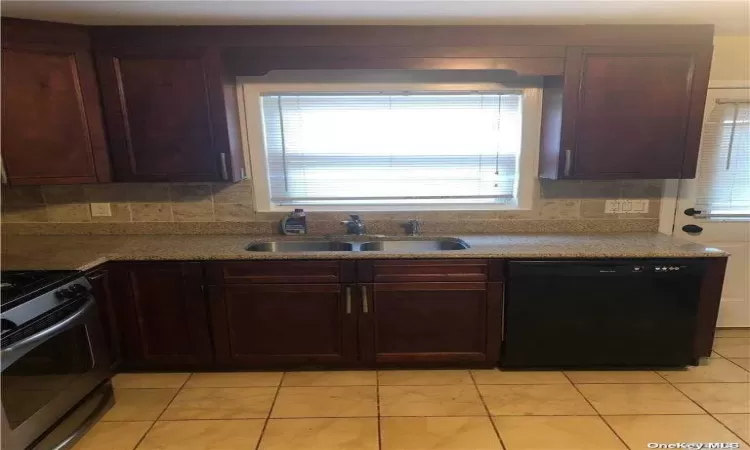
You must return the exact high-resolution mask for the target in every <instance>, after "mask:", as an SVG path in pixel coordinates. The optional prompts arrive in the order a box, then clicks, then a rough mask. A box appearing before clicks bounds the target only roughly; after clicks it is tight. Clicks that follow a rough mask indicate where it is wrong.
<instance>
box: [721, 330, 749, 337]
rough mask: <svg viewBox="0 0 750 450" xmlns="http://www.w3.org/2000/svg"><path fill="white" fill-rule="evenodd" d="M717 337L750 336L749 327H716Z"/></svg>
mask: <svg viewBox="0 0 750 450" xmlns="http://www.w3.org/2000/svg"><path fill="white" fill-rule="evenodd" d="M714 337H717V338H750V328H717V329H716V334H715V335H714Z"/></svg>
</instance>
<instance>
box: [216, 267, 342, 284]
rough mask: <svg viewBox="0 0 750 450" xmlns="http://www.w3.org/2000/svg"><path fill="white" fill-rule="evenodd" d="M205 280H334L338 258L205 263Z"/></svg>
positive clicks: (299, 281) (321, 281)
mask: <svg viewBox="0 0 750 450" xmlns="http://www.w3.org/2000/svg"><path fill="white" fill-rule="evenodd" d="M206 270H207V274H208V282H209V284H212V285H220V284H249V283H266V284H273V283H285V284H287V283H291V284H299V283H338V282H339V281H340V279H341V263H340V262H339V261H243V262H221V263H209V264H207V269H206Z"/></svg>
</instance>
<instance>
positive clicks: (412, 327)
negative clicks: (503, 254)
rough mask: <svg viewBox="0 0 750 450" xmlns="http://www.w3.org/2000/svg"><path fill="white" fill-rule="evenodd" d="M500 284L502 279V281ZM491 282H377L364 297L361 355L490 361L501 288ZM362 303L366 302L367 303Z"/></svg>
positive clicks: (494, 353) (495, 355)
mask: <svg viewBox="0 0 750 450" xmlns="http://www.w3.org/2000/svg"><path fill="white" fill-rule="evenodd" d="M498 284H499V283H498ZM487 286H488V285H487V283H375V284H373V285H370V286H368V287H367V288H366V291H365V294H366V295H364V296H363V300H364V301H367V300H368V297H369V299H371V301H370V302H369V304H368V305H367V306H366V307H364V306H363V311H362V314H361V316H360V317H361V320H360V325H361V327H362V329H361V339H360V341H361V343H362V349H361V352H362V357H363V359H364V360H365V361H368V362H371V363H372V362H374V363H422V362H424V363H450V362H468V363H472V362H473V363H492V362H494V361H497V359H498V351H499V350H498V349H499V339H500V329H501V323H502V321H501V308H502V307H501V302H502V291H501V290H500V291H494V290H493V292H488V287H487ZM363 304H364V303H363Z"/></svg>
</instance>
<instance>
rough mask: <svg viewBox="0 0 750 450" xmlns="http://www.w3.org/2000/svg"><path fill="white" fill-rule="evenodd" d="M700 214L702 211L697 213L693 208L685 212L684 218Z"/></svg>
mask: <svg viewBox="0 0 750 450" xmlns="http://www.w3.org/2000/svg"><path fill="white" fill-rule="evenodd" d="M701 213H703V211H698V210H697V209H695V208H688V209H686V210H685V215H686V216H695V215H699V214H701Z"/></svg>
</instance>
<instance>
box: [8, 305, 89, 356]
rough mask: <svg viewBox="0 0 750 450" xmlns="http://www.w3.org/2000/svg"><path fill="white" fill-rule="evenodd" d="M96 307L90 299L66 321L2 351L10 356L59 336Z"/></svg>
mask: <svg viewBox="0 0 750 450" xmlns="http://www.w3.org/2000/svg"><path fill="white" fill-rule="evenodd" d="M95 306H96V302H94V300H92V299H89V300H88V301H87V302H86V303H84V305H83V306H81V308H80V309H79V310H78V311H76V312H75V313H73V314H71V315H70V316H68V317H66V318H65V319H64V320H61V321H60V322H57V323H56V324H54V325H52V326H51V327H49V328H45V329H44V330H42V331H40V332H39V333H37V334H34V335H32V336H29V337H27V338H26V339H22V340H20V341H18V342H16V343H15V344H13V345H11V346H10V347H6V348H4V349H3V351H2V354H3V355H10V354H12V353H13V352H15V351H18V350H20V349H22V348H24V347H26V346H29V345H32V344H35V343H36V342H39V341H43V340H45V339H47V338H49V337H50V336H53V335H55V334H57V333H58V332H60V331H62V330H64V329H65V328H67V327H69V326H70V325H71V324H74V323H76V322H78V321H79V320H80V319H81V317H83V316H85V315H86V314H87V313H88V312H89V311H91V309H93V308H94V307H95Z"/></svg>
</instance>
